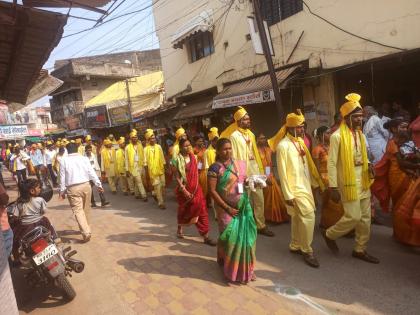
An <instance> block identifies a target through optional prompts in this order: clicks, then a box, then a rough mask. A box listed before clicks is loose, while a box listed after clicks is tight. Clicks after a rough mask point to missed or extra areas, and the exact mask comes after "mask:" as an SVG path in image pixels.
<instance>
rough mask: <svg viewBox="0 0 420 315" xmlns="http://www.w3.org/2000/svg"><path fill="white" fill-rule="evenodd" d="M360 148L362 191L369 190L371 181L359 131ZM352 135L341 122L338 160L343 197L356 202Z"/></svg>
mask: <svg viewBox="0 0 420 315" xmlns="http://www.w3.org/2000/svg"><path fill="white" fill-rule="evenodd" d="M357 133H358V135H359V137H360V142H361V147H362V161H363V165H362V187H363V189H364V190H367V189H369V188H370V185H371V184H372V182H373V181H372V180H370V178H369V160H368V156H367V149H366V141H365V137H364V136H363V134H362V131H361V130H357ZM352 137H353V135H352V132H351V130H350V129H349V127H348V126H347V124H346V123H345V122H344V121H343V122H342V123H341V125H340V138H341V142H340V159H341V162H342V167H343V170H342V172H343V181H344V187H343V189H344V191H343V194H344V197H345V199H346V200H348V201H351V200H357V199H358V198H359V196H358V191H357V186H356V173H355V169H354V155H353V145H352V141H351V139H352Z"/></svg>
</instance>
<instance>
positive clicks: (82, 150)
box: [74, 138, 85, 155]
mask: <svg viewBox="0 0 420 315" xmlns="http://www.w3.org/2000/svg"><path fill="white" fill-rule="evenodd" d="M74 141H75V143H76V144H77V152H78V153H79V154H80V155H84V154H85V147H84V146H83V144H82V138H76V140H74Z"/></svg>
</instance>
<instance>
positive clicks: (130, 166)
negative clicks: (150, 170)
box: [127, 142, 143, 171]
mask: <svg viewBox="0 0 420 315" xmlns="http://www.w3.org/2000/svg"><path fill="white" fill-rule="evenodd" d="M136 147H137V156H138V159H139V161H138V166H139V167H143V146H142V145H141V143H139V142H138V143H137V144H136ZM127 154H128V155H127V160H128V169H129V170H130V171H132V170H133V169H134V157H135V155H136V150H135V149H134V145H133V144H132V143H130V144H128V145H127Z"/></svg>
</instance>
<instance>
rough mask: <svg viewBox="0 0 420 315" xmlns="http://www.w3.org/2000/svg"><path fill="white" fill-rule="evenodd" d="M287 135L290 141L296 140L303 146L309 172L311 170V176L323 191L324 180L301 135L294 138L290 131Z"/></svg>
mask: <svg viewBox="0 0 420 315" xmlns="http://www.w3.org/2000/svg"><path fill="white" fill-rule="evenodd" d="M287 137H288V138H289V139H290V140H291V141H294V142H298V143H299V144H300V146H301V147H302V148H303V150H305V155H306V160H307V161H308V168H309V172H311V175H312V177H313V178H314V179H315V180H316V182H317V183H318V185H319V188H320V189H321V191H324V190H325V186H324V182H323V181H322V178H321V176H319V172H318V169H317V168H316V165H315V163H314V161H313V160H312V156H311V153H310V152H309V150H308V148H307V147H306V144H305V142H304V141H303V139H302V138H301V137H297V138H295V137H293V136H292V135H291V134H290V133H288V134H287Z"/></svg>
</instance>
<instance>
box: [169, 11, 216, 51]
mask: <svg viewBox="0 0 420 315" xmlns="http://www.w3.org/2000/svg"><path fill="white" fill-rule="evenodd" d="M212 30H213V10H211V9H209V10H205V11H203V12H201V13H200V14H199V15H197V16H195V17H194V18H192V19H191V20H189V21H188V22H187V23H185V24H184V25H183V26H181V27H180V28H179V29H178V30H177V31H176V32H175V34H173V35H172V39H171V43H172V46H173V47H174V48H182V45H183V43H184V41H185V40H186V39H187V38H188V37H190V36H191V35H193V34H195V33H197V32H211V31H212Z"/></svg>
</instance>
